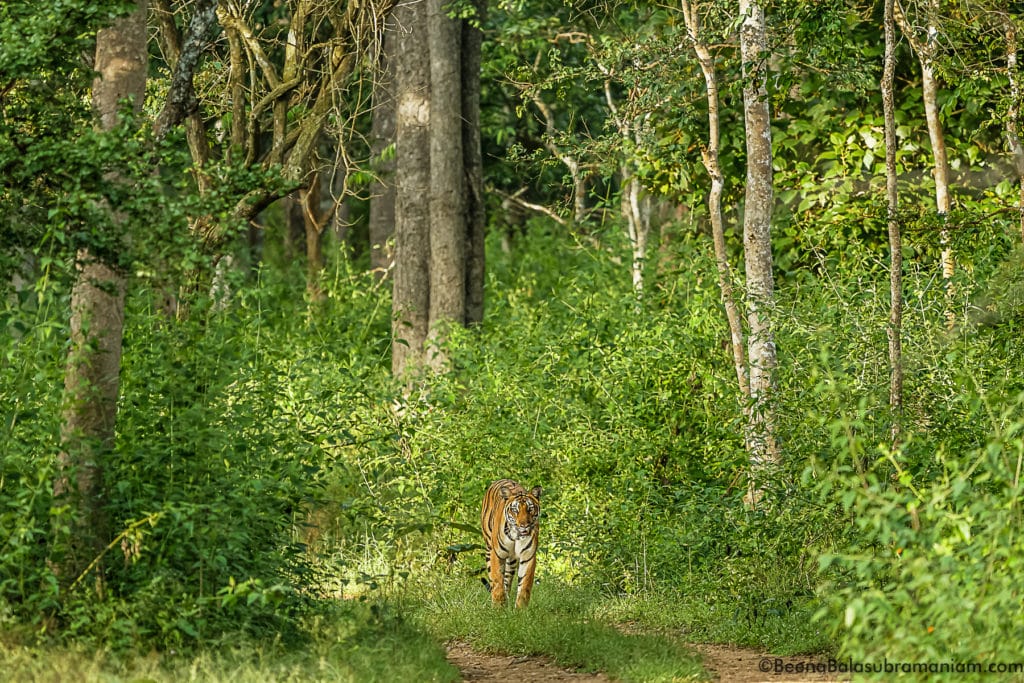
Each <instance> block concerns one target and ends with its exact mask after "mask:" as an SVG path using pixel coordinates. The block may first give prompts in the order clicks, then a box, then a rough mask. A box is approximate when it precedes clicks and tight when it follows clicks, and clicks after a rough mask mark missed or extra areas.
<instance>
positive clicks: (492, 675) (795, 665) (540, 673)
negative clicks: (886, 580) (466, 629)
mask: <svg viewBox="0 0 1024 683" xmlns="http://www.w3.org/2000/svg"><path fill="white" fill-rule="evenodd" d="M691 647H692V648H693V649H694V650H696V651H697V652H699V653H700V654H701V656H702V657H703V658H704V666H705V668H707V670H708V671H710V672H711V674H712V676H714V678H715V679H716V680H718V681H721V682H722V683H805V682H809V681H815V682H817V681H837V680H839V679H838V678H836V677H835V676H834V675H832V676H829V675H828V674H819V673H814V672H813V671H812V672H809V673H808V672H807V671H806V669H807V665H808V664H813V663H815V660H814V659H813V658H810V657H774V656H771V655H767V654H765V653H763V652H760V651H758V650H752V649H749V648H738V647H732V646H728V645H692V646H691ZM448 661H450V662H451V663H452V664H454V665H455V666H457V667H458V668H459V671H461V672H462V680H463V681H467V682H468V683H481V682H483V683H489V682H491V681H495V682H496V681H508V680H518V681H530V682H531V683H552V682H554V681H571V682H572V683H611V679H609V678H608V677H607V676H605V675H604V674H590V673H579V672H575V671H566V670H565V669H562V668H560V667H559V666H558V665H557V664H555V663H553V662H552V661H551V660H550V659H546V658H544V657H510V656H508V655H491V654H485V653H482V652H476V651H475V650H473V649H472V648H470V647H469V645H467V644H465V643H461V642H453V643H450V644H449V645H448ZM798 672H799V673H798Z"/></svg>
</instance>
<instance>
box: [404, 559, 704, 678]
mask: <svg viewBox="0 0 1024 683" xmlns="http://www.w3.org/2000/svg"><path fill="white" fill-rule="evenodd" d="M423 593H425V594H424V595H420V596H418V597H415V598H410V599H408V602H409V603H410V609H411V611H412V613H413V614H415V615H416V616H417V617H418V619H419V621H420V622H421V623H422V624H423V626H424V628H425V629H427V630H429V631H430V632H432V633H433V634H434V635H435V636H436V637H437V638H438V639H440V640H456V639H457V640H463V641H466V642H468V643H470V644H471V645H472V646H473V648H475V649H477V650H482V651H484V652H495V653H505V654H511V655H520V656H525V655H545V656H548V657H550V658H551V659H553V660H554V661H555V662H557V663H558V664H559V665H561V666H563V667H566V668H569V669H578V670H583V671H603V672H605V673H607V674H608V675H609V676H611V677H612V678H615V679H618V680H621V681H624V682H625V683H657V682H669V681H694V680H704V679H706V678H707V673H706V672H705V671H704V668H703V667H702V666H701V665H700V658H699V656H698V655H696V654H695V653H693V652H691V651H690V650H688V649H687V648H686V646H685V645H684V644H683V643H682V642H681V641H680V640H679V639H677V638H673V637H671V636H669V635H662V634H649V633H631V632H624V630H623V629H620V628H617V627H616V626H614V625H613V623H612V621H610V620H608V619H606V618H605V617H604V616H603V614H604V613H605V611H604V610H603V609H602V603H603V598H602V596H601V595H600V594H598V593H597V592H594V591H588V590H585V589H581V588H577V587H573V588H569V587H566V586H564V585H562V584H559V583H557V582H545V583H543V584H538V586H537V587H536V588H535V589H534V593H533V599H532V601H531V603H530V606H529V607H528V608H527V609H525V610H515V609H495V608H493V607H491V605H490V599H489V597H488V596H487V593H486V591H485V590H484V589H483V588H482V587H481V586H480V584H479V583H474V582H473V581H471V580H461V579H460V580H456V581H453V582H451V583H448V584H446V585H438V586H434V587H431V588H430V589H429V590H426V591H423Z"/></svg>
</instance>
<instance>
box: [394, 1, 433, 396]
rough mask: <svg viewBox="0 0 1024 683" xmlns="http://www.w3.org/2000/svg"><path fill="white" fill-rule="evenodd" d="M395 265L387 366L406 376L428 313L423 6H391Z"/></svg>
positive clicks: (419, 352) (419, 350)
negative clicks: (390, 341) (389, 349)
mask: <svg viewBox="0 0 1024 683" xmlns="http://www.w3.org/2000/svg"><path fill="white" fill-rule="evenodd" d="M394 19H395V23H396V25H397V29H396V33H395V37H396V39H397V40H396V41H395V103H396V107H395V160H396V166H395V267H394V274H395V275H394V285H393V297H392V347H391V370H392V373H393V374H394V375H395V377H399V378H405V379H406V381H408V379H409V377H408V375H409V373H410V371H411V370H412V369H413V366H416V365H419V364H421V362H422V358H423V348H424V344H425V342H426V339H427V330H428V322H429V317H428V316H429V313H430V270H429V269H430V234H429V226H430V212H429V207H428V203H427V202H426V201H424V198H426V197H428V196H429V195H428V193H429V192H430V120H431V111H430V59H429V53H428V44H427V31H426V30H425V26H426V24H427V13H426V7H425V6H424V3H423V2H420V1H419V0H402V1H401V2H399V3H398V4H396V5H395V8H394Z"/></svg>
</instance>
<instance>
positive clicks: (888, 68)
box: [881, 0, 903, 448]
mask: <svg viewBox="0 0 1024 683" xmlns="http://www.w3.org/2000/svg"><path fill="white" fill-rule="evenodd" d="M893 5H894V0H885V7H884V22H885V25H884V31H885V58H884V62H883V68H882V82H881V90H882V109H883V114H884V118H885V190H886V201H887V205H888V231H889V255H890V256H889V325H888V326H887V327H886V335H887V337H888V340H889V408H890V409H891V410H892V428H891V436H892V443H893V447H894V448H895V447H896V446H897V445H899V443H900V440H901V438H902V419H901V418H902V412H903V347H902V329H903V245H902V238H901V234H900V223H899V218H898V213H897V209H898V208H899V205H898V193H897V187H896V182H897V175H896V104H895V100H894V93H893V90H894V88H893V81H894V77H895V73H896V26H895V19H894V17H893Z"/></svg>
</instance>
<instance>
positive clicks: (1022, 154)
mask: <svg viewBox="0 0 1024 683" xmlns="http://www.w3.org/2000/svg"><path fill="white" fill-rule="evenodd" d="M1003 22H1004V23H1003V28H1004V31H1005V35H1006V74H1007V78H1008V79H1009V81H1010V106H1009V108H1008V109H1007V111H1006V146H1007V148H1008V149H1009V150H1010V155H1011V156H1012V157H1013V165H1014V168H1015V169H1016V171H1017V184H1018V185H1019V187H1020V191H1019V194H1018V200H1017V211H1018V213H1019V214H1020V222H1019V225H1020V238H1021V241H1024V143H1022V142H1021V134H1020V100H1021V88H1020V74H1019V73H1018V71H1017V70H1018V65H1017V29H1016V27H1015V26H1014V25H1013V19H1012V18H1011V17H1010V16H1009V15H1006V16H1004V18H1003Z"/></svg>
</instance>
